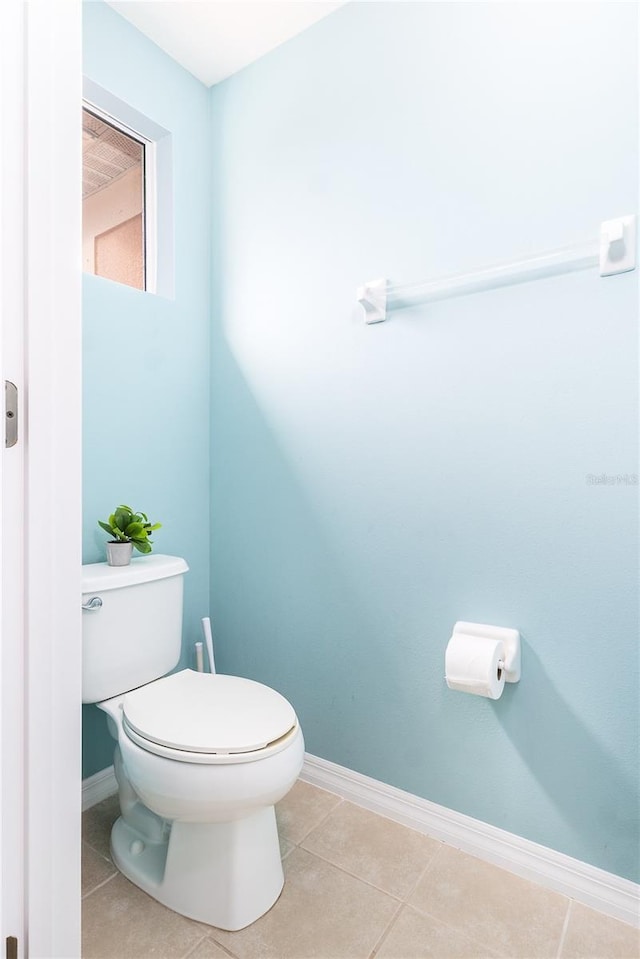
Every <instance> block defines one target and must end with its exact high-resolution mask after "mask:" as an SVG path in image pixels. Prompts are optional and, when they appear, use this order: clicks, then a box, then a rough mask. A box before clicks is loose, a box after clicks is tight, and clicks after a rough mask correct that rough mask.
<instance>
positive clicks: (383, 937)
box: [369, 902, 405, 959]
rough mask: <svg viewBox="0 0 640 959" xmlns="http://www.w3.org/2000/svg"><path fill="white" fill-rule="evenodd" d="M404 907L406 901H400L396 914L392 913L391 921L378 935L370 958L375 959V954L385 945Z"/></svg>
mask: <svg viewBox="0 0 640 959" xmlns="http://www.w3.org/2000/svg"><path fill="white" fill-rule="evenodd" d="M404 907H405V903H404V902H399V903H398V908H397V909H396V911H395V912H394V914H393V915H392V917H391V919H390V920H389V922H388V923H387V925H386V926H385V928H384V929H383V930H382V933H381V934H380V936H379V937H378V941H377V942H376V944H375V946H374V947H373V949H372V950H371V952H370V953H369V959H375V956H376V955H377V953H378V950H379V949H380V947H381V946H382V945H383V943H384V942H385V941H386V939H387V938H388V937H389V934H390V932H391V930H392V929H393V927H394V926H395V924H396V920H397V918H398V916H399V915H400V913H401V912H402V910H403V909H404Z"/></svg>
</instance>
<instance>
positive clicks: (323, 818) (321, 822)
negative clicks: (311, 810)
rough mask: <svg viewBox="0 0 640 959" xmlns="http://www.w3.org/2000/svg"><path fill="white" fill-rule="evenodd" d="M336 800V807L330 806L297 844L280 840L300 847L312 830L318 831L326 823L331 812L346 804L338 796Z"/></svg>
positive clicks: (289, 840) (291, 840) (284, 837)
mask: <svg viewBox="0 0 640 959" xmlns="http://www.w3.org/2000/svg"><path fill="white" fill-rule="evenodd" d="M325 792H327V790H326V789H325ZM331 795H332V796H336V795H337V794H336V793H331ZM337 799H338V802H337V803H336V805H335V806H332V808H331V809H330V810H329V812H328V813H325V815H324V816H323V817H322V819H319V820H318V822H317V823H315V825H313V826H312V827H311V829H308V830H307V832H306V833H305V834H304V836H302V838H301V839H299V840H298V842H294V840H293V839H288V837H287V836H283V837H282V838H283V839H287V841H288V842H291V843H293V845H294V846H300V845H301V844H302V843H303V842H304V841H305V839H308V838H309V836H310V835H311V833H312V832H313V831H314V829H319V828H320V826H322V825H323V824H324V823H325V822H326V821H327V819H328V818H329V816H330V815H331V814H332V813H333V812H335V811H336V809H337V808H338V806H342V804H343V803H344V802H346V800H345V799H342V798H341V797H340V796H337Z"/></svg>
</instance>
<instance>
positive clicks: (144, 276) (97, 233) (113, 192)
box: [82, 77, 175, 299]
mask: <svg viewBox="0 0 640 959" xmlns="http://www.w3.org/2000/svg"><path fill="white" fill-rule="evenodd" d="M83 98H84V101H83V112H82V120H83V128H82V139H83V160H84V162H83V197H84V199H83V204H82V206H83V217H82V219H83V259H84V269H85V272H87V273H97V274H98V275H99V276H105V277H108V278H109V279H112V280H116V281H117V282H119V283H127V284H129V286H132V287H136V288H137V289H139V290H145V291H146V292H147V293H155V294H157V295H158V296H163V297H166V298H168V299H172V298H173V296H174V275H175V265H174V237H173V137H172V135H171V133H170V131H169V130H166V129H165V128H164V127H162V126H160V125H159V124H158V123H156V122H155V120H152V119H151V118H150V117H148V116H145V114H144V113H140V111H139V110H136V109H135V108H134V107H132V106H131V104H129V103H125V101H124V100H120V99H119V98H118V97H116V96H114V95H113V94H112V93H110V92H109V91H108V90H105V89H104V88H103V87H100V86H99V85H98V84H97V83H94V81H93V80H91V79H89V77H84V79H83ZM134 183H135V186H134ZM107 209H108V210H109V211H110V212H109V214H108V215H107V213H106V212H105V210H107ZM100 211H102V212H100Z"/></svg>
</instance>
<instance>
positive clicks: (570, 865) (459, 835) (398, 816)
mask: <svg viewBox="0 0 640 959" xmlns="http://www.w3.org/2000/svg"><path fill="white" fill-rule="evenodd" d="M300 778H301V779H303V780H304V781H305V782H308V783H311V784H312V785H314V786H319V787H321V788H322V789H327V790H328V791H329V792H333V793H337V795H339V796H342V798H343V799H347V800H349V801H350V802H352V803H355V804H356V805H358V806H363V807H364V808H365V809H370V810H371V811H372V812H375V813H378V814H379V815H382V816H386V818H387V819H392V820H393V821H394V822H398V823H401V824H402V825H404V826H409V827H410V828H411V829H415V830H417V831H418V832H421V833H425V834H427V835H429V836H431V837H433V838H435V839H441V840H442V841H443V842H446V843H448V844H449V845H450V846H454V847H455V848H456V849H461V850H463V852H467V853H470V854H471V855H473V856H477V857H478V858H479V859H484V860H486V861H487V862H491V863H494V864H495V865H496V866H501V867H502V868H503V869H508V870H509V871H510V872H512V873H515V875H517V876H522V877H523V878H524V879H529V880H531V881H532V882H537V883H538V884H539V885H541V886H546V887H547V888H548V889H553V890H554V891H555V892H560V893H562V894H563V895H565V896H568V897H569V898H570V899H575V900H577V901H578V902H581V903H584V904H585V905H586V906H589V907H591V908H592V909H597V910H598V911H599V912H602V913H605V914H606V915H607V916H612V917H614V918H615V919H621V920H622V921H623V922H628V923H631V925H633V926H640V886H638V885H637V884H636V883H634V882H630V881H629V880H628V879H623V878H622V877H620V876H616V875H614V874H613V873H610V872H605V871H604V870H603V869H598V868H597V867H596V866H590V865H589V864H588V863H585V862H581V861H580V860H579V859H572V858H571V856H566V855H565V854H564V853H561V852H556V851H555V850H554V849H548V848H547V847H546V846H539V845H538V844H537V843H535V842H531V841H530V840H528V839H523V838H522V837H521V836H516V835H514V834H513V833H510V832H506V831H505V830H504V829H498V828H497V827H496V826H490V825H488V824H487V823H484V822H481V821H480V820H479V819H472V818H471V817H470V816H465V815H463V814H462V813H459V812H454V811H453V810H452V809H447V808H446V807H445V806H438V805H437V804H436V803H432V802H429V801H428V800H427V799H421V798H420V797H419V796H414V795H412V794H411V793H407V792H403V790H401V789H396V788H395V787H394V786H387V785H386V784H385V783H381V782H379V781H378V780H376V779H370V778H369V776H363V775H361V774H360V773H356V772H353V771H352V770H350V769H345V767H344V766H338V765H336V764H335V763H331V762H328V761H327V760H326V759H319V758H318V757H317V756H311V755H309V754H308V753H307V754H306V755H305V761H304V766H303V769H302V774H301V777H300Z"/></svg>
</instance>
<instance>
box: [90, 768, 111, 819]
mask: <svg viewBox="0 0 640 959" xmlns="http://www.w3.org/2000/svg"><path fill="white" fill-rule="evenodd" d="M117 792H118V783H117V782H116V774H115V771H114V768H113V766H107V768H106V769H101V770H100V772H97V773H95V774H94V775H93V776H89V778H88V779H83V780H82V811H83V812H84V811H85V809H91V807H92V806H95V805H96V803H99V802H102V800H103V799H107V798H108V797H109V796H113V794H114V793H117Z"/></svg>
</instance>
